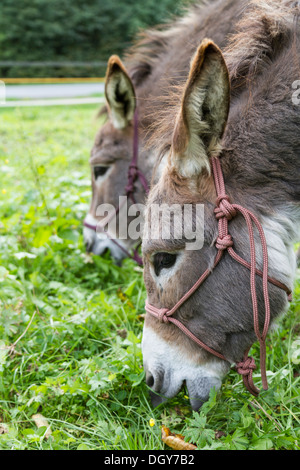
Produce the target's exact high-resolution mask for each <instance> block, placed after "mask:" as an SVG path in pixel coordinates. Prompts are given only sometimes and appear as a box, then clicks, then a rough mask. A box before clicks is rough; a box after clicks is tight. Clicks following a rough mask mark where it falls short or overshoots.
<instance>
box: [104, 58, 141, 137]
mask: <svg viewBox="0 0 300 470" xmlns="http://www.w3.org/2000/svg"><path fill="white" fill-rule="evenodd" d="M105 97H106V100H107V102H108V105H109V108H110V111H111V118H112V122H113V125H114V126H115V128H116V129H124V128H126V127H127V126H128V124H129V123H130V121H131V120H132V118H133V115H134V111H135V107H136V97H135V92H134V87H133V84H132V81H131V80H130V78H129V75H128V73H127V72H126V69H125V67H124V65H123V63H122V61H121V59H120V58H119V57H118V56H117V55H113V56H111V57H110V59H109V61H108V65H107V71H106V80H105Z"/></svg>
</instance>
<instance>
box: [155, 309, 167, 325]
mask: <svg viewBox="0 0 300 470" xmlns="http://www.w3.org/2000/svg"><path fill="white" fill-rule="evenodd" d="M168 311H169V309H167V308H160V309H158V310H157V318H158V320H159V321H160V323H169V319H168V317H167V315H166V313H167V312H168Z"/></svg>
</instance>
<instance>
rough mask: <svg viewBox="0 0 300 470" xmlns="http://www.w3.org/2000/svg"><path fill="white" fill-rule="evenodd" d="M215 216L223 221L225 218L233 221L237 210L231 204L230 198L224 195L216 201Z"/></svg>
mask: <svg viewBox="0 0 300 470" xmlns="http://www.w3.org/2000/svg"><path fill="white" fill-rule="evenodd" d="M216 206H217V207H216V208H215V211H214V212H215V215H216V218H217V219H218V220H219V219H222V218H223V217H225V218H226V219H227V220H231V219H233V217H235V216H236V210H235V208H234V207H233V205H232V204H231V202H230V199H229V197H228V196H227V195H226V194H222V195H221V196H219V197H218V198H217V200H216Z"/></svg>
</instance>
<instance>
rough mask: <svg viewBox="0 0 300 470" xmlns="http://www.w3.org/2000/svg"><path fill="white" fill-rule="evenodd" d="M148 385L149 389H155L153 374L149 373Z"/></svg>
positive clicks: (147, 377) (147, 376)
mask: <svg viewBox="0 0 300 470" xmlns="http://www.w3.org/2000/svg"><path fill="white" fill-rule="evenodd" d="M146 384H147V385H148V387H153V385H154V377H153V375H152V374H150V372H147V375H146Z"/></svg>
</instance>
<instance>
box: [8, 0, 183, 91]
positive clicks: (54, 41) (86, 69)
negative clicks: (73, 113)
mask: <svg viewBox="0 0 300 470" xmlns="http://www.w3.org/2000/svg"><path fill="white" fill-rule="evenodd" d="M189 3H191V1H190V0H143V1H141V0H140V1H136V0H110V1H107V0H86V1H85V2H82V0H73V1H70V0H1V2H0V78H1V79H11V78H25V77H26V78H47V77H57V78H63V77H68V78H69V77H74V78H76V77H78V78H80V77H82V78H93V77H103V76H104V75H105V70H106V63H107V59H108V58H109V56H110V55H111V54H119V55H122V53H123V51H124V50H125V49H126V48H128V47H129V46H130V45H131V43H132V41H133V39H134V37H135V36H136V34H137V33H138V31H139V30H140V29H144V28H146V27H151V26H153V25H158V24H161V23H164V22H165V21H169V20H170V18H171V17H172V16H173V15H180V14H182V13H183V11H184V7H185V6H187V5H188V4H189ZM9 82H10V80H8V81H7V83H9Z"/></svg>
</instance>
